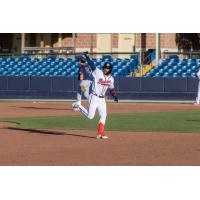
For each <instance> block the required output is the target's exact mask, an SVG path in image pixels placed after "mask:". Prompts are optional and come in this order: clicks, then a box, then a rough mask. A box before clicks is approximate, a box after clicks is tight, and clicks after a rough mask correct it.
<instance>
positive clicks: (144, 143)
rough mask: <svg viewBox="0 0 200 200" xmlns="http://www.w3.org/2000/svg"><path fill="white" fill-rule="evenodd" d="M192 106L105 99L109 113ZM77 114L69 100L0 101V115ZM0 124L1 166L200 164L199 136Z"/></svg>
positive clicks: (190, 107) (194, 108) (163, 109)
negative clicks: (99, 133)
mask: <svg viewBox="0 0 200 200" xmlns="http://www.w3.org/2000/svg"><path fill="white" fill-rule="evenodd" d="M199 109H200V107H195V106H193V105H191V104H166V103H161V104H158V103H118V104H114V103H108V112H109V113H122V112H124V113H128V112H162V111H164V112H173V111H179V110H182V111H187V110H199ZM61 115H79V113H77V112H73V111H72V110H71V103H70V102H36V103H33V102H8V103H5V102H4V103H0V118H9V117H26V116H27V117H29V116H61ZM10 126H14V125H13V124H11V123H6V122H1V123H0V165H9V166H10V165H11V166H12V165H20V166H21V165H22V166H24V165H25V166H30V165H31V166H34V165H45V166H46V165H52V166H53V165H54V166H55V165H56V166H60V165H67V166H68V165H73V166H76V165H79V166H85V165H86V166H88V165H92V166H96V165H100V166H102V165H109V166H110V165H111V166H118V165H122V166H130V165H131V166H133V165H143V166H146V165H190V166H191V165H200V159H199V158H200V134H198V133H195V134H194V133H150V132H148V133H142V132H133V133H130V132H123V133H122V132H111V131H108V132H106V134H107V135H108V136H109V139H108V140H100V141H99V140H96V138H95V136H96V132H95V131H79V130H77V131H72V130H67V131H63V130H56V131H55V130H54V131H53V130H28V129H24V130H23V129H21V130H20V129H18V130H17V129H10V128H7V127H10Z"/></svg>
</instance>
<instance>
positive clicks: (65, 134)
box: [7, 127, 96, 139]
mask: <svg viewBox="0 0 200 200" xmlns="http://www.w3.org/2000/svg"><path fill="white" fill-rule="evenodd" d="M7 129H9V130H17V131H24V132H29V133H33V134H46V135H62V136H74V137H81V138H90V139H96V137H94V136H87V135H79V134H72V133H64V132H59V131H48V130H38V129H29V128H17V127H7Z"/></svg>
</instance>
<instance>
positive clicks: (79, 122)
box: [0, 111, 200, 133]
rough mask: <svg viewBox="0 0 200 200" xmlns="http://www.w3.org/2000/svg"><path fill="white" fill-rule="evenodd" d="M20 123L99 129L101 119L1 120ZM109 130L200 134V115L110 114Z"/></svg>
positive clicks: (75, 117)
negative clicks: (98, 124)
mask: <svg viewBox="0 0 200 200" xmlns="http://www.w3.org/2000/svg"><path fill="white" fill-rule="evenodd" d="M0 121H1V122H2V121H7V122H14V123H17V124H16V127H18V128H29V129H57V130H96V129H97V123H98V117H96V118H95V119H93V120H88V119H86V118H84V117H83V116H82V115H78V116H77V115H76V116H55V117H25V118H6V119H5V118H4V119H3V118H1V119H0ZM106 130H109V131H146V132H150V131H153V132H166V131H167V132H196V133H198V132H200V112H199V111H187V112H185V111H184V112H156V113H128V114H127V113H126V114H110V115H108V118H107V124H106Z"/></svg>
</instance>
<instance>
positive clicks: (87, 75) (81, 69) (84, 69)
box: [78, 65, 91, 80]
mask: <svg viewBox="0 0 200 200" xmlns="http://www.w3.org/2000/svg"><path fill="white" fill-rule="evenodd" d="M81 74H83V80H90V74H91V69H90V67H89V66H87V65H82V66H81V65H80V67H79V70H78V80H80V75H81Z"/></svg>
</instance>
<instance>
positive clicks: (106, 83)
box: [98, 78, 111, 86]
mask: <svg viewBox="0 0 200 200" xmlns="http://www.w3.org/2000/svg"><path fill="white" fill-rule="evenodd" d="M98 84H101V85H107V86H109V85H110V84H111V80H103V79H102V78H100V79H99V82H98Z"/></svg>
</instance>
